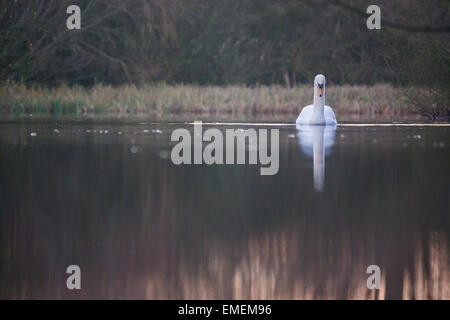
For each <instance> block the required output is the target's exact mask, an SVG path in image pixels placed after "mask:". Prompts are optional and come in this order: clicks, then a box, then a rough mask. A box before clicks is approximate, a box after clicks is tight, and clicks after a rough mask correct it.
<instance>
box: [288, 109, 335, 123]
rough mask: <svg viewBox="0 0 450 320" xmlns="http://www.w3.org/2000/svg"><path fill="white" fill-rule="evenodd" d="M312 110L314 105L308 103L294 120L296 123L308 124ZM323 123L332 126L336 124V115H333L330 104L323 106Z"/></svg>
mask: <svg viewBox="0 0 450 320" xmlns="http://www.w3.org/2000/svg"><path fill="white" fill-rule="evenodd" d="M313 111H314V105H313V104H310V105H309V106H306V107H304V108H303V109H302V111H301V112H300V115H299V116H298V118H297V121H296V122H295V123H296V124H297V125H309V121H310V119H311V117H312V114H313ZM323 113H324V117H325V123H323V125H326V126H332V125H335V124H337V120H336V116H335V115H334V111H333V109H331V107H330V106H325V108H324V110H323Z"/></svg>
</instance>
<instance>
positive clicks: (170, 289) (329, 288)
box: [147, 232, 450, 299]
mask: <svg viewBox="0 0 450 320" xmlns="http://www.w3.org/2000/svg"><path fill="white" fill-rule="evenodd" d="M342 244H343V251H342V252H340V253H338V254H337V255H335V256H330V257H328V258H329V259H325V260H322V259H321V258H323V257H321V258H318V257H313V256H310V254H311V253H310V252H309V251H308V249H305V247H303V249H302V245H301V239H299V237H298V235H295V234H291V235H289V234H287V233H284V232H281V233H279V234H277V235H272V236H270V235H266V236H262V237H259V238H255V237H252V238H251V239H249V240H248V242H247V243H246V245H243V246H242V247H241V248H239V257H238V258H235V259H233V258H232V257H230V256H229V255H228V254H227V253H229V252H227V251H226V250H225V251H224V250H223V249H222V250H221V249H220V248H218V247H217V246H215V245H206V250H207V251H208V253H207V254H206V256H207V257H208V258H207V259H206V261H205V263H204V264H203V266H202V267H201V270H197V272H194V273H193V272H192V271H191V270H189V268H188V267H186V266H185V265H183V264H182V265H181V266H180V268H179V270H178V274H177V280H176V281H175V282H173V280H174V279H170V280H169V279H165V278H164V277H160V276H158V275H156V274H155V275H154V276H152V277H150V279H149V280H148V284H147V298H149V299H161V298H170V297H172V298H173V297H174V296H176V297H177V298H181V299H223V298H230V299H384V298H385V297H386V289H387V288H389V283H386V277H385V270H384V269H383V266H381V268H382V277H381V289H380V290H369V289H367V285H366V281H367V278H368V277H369V275H368V274H366V268H367V266H368V265H369V263H366V261H373V257H368V256H365V255H364V253H363V252H357V253H356V254H353V255H352V253H351V249H350V244H349V243H346V240H345V239H344V240H343V241H342ZM429 245H430V257H429V258H430V259H429V260H428V261H427V260H425V259H424V256H423V250H422V249H418V254H417V256H416V259H415V265H414V269H413V270H414V271H412V272H413V276H412V277H411V276H410V275H409V272H411V271H406V270H405V278H404V282H403V298H404V299H408V298H416V299H449V297H450V293H449V274H450V273H449V272H450V268H449V264H448V255H447V247H446V242H445V241H442V240H439V238H438V237H433V238H432V241H431V242H430V244H429ZM236 249H237V248H234V250H236ZM226 252H227V253H226ZM224 253H225V254H224ZM180 261H182V259H181V260H180ZM230 261H232V262H230ZM428 268H429V273H427V272H426V271H425V269H428ZM171 280H172V281H171Z"/></svg>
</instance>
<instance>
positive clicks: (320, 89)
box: [295, 74, 337, 126]
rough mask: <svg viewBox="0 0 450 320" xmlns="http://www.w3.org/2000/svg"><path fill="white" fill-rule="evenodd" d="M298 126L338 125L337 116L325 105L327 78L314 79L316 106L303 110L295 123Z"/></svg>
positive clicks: (319, 75) (318, 77)
mask: <svg viewBox="0 0 450 320" xmlns="http://www.w3.org/2000/svg"><path fill="white" fill-rule="evenodd" d="M295 123H296V124H297V125H326V126H328V125H336V124H337V121H336V116H335V115H334V112H333V109H331V107H330V106H326V105H325V76H324V75H322V74H318V75H317V76H316V77H315V78H314V104H310V105H309V106H306V107H304V108H303V109H302V111H301V112H300V115H299V116H298V118H297V121H296V122H295Z"/></svg>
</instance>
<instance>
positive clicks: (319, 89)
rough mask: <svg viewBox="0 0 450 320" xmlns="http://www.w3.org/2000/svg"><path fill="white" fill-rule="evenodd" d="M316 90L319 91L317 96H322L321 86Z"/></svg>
mask: <svg viewBox="0 0 450 320" xmlns="http://www.w3.org/2000/svg"><path fill="white" fill-rule="evenodd" d="M318 91H319V97H322V96H323V88H322V87H319V88H318Z"/></svg>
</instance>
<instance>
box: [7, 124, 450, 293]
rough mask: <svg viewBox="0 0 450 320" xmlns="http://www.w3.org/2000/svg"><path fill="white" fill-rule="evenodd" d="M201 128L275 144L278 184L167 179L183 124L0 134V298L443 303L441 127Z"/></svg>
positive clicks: (198, 168)
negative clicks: (265, 135)
mask: <svg viewBox="0 0 450 320" xmlns="http://www.w3.org/2000/svg"><path fill="white" fill-rule="evenodd" d="M211 127H214V128H217V129H219V130H221V131H223V130H225V129H229V128H243V129H248V128H255V129H260V128H267V129H274V128H277V129H279V130H280V131H279V171H278V174H276V175H273V176H261V175H260V167H261V166H260V165H211V166H208V165H180V166H176V165H174V164H173V163H172V161H171V158H170V152H171V149H172V147H173V146H174V145H175V144H176V143H174V142H171V141H170V135H171V133H172V131H173V130H175V129H177V128H187V129H188V130H190V131H192V130H193V125H192V124H189V123H181V122H180V123H170V122H167V123H151V122H125V123H120V122H106V121H103V122H90V123H86V122H76V121H72V122H70V121H65V122H64V121H63V122H59V123H55V122H54V121H37V122H30V121H24V122H21V121H12V122H11V121H10V122H0V249H1V251H0V298H2V299H25V298H26V299H35V298H44V299H60V298H69V299H72V298H73V299H79V298H89V299H90V298H107V299H116V298H126V299H128V298H143V299H166V298H168V299H191V298H201V299H202V298H216V299H230V298H238V299H266V298H268V299H278V298H283V299H335V298H338V299H347V298H357V299H373V298H379V299H383V298H386V299H399V298H425V299H431V298H433V299H443V298H445V299H449V298H450V252H449V250H450V248H449V240H450V228H449V227H450V226H449V216H450V212H449V202H450V200H449V199H450V161H449V160H450V127H449V126H417V125H416V126H373V125H362V126H352V125H340V126H338V127H337V128H336V130H331V131H321V130H316V131H308V130H303V131H302V130H296V127H295V126H290V125H275V126H266V125H263V124H259V125H252V126H251V125H246V124H243V123H242V124H234V125H229V126H224V125H221V124H212V125H204V130H205V129H207V128H211ZM55 129H56V130H55ZM249 148H250V147H249ZM69 265H78V266H80V268H81V273H82V280H81V285H82V289H81V290H79V291H76V290H75V291H69V290H68V289H67V288H66V279H67V277H68V275H67V274H66V268H67V266H69ZM369 265H378V266H380V268H381V289H380V290H368V289H367V286H366V280H367V278H368V276H369V275H368V274H366V269H367V267H368V266H369Z"/></svg>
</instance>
